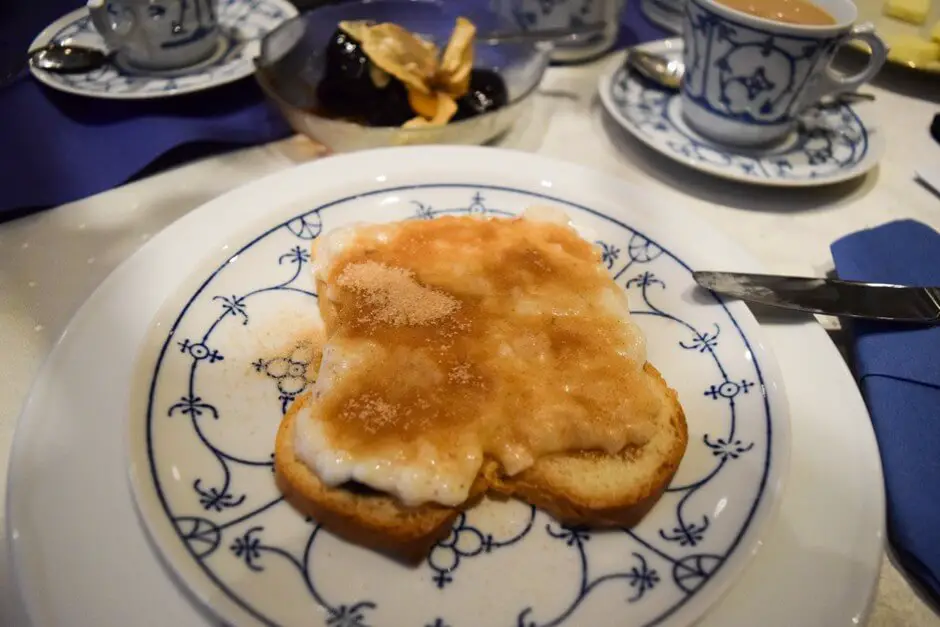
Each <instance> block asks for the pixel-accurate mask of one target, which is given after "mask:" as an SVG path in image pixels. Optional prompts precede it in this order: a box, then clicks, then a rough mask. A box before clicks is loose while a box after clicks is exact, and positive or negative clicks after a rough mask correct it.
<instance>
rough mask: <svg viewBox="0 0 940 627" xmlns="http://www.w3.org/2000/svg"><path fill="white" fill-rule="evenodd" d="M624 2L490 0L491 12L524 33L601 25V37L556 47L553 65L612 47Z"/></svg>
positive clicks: (603, 0)
mask: <svg viewBox="0 0 940 627" xmlns="http://www.w3.org/2000/svg"><path fill="white" fill-rule="evenodd" d="M625 2H626V0H490V8H491V9H492V10H493V11H494V12H495V13H497V14H498V15H500V16H503V17H508V18H510V19H512V20H513V21H514V22H515V23H516V25H517V26H518V27H519V28H520V29H521V30H524V31H529V30H539V29H547V28H567V27H570V26H585V25H588V24H600V23H603V24H604V32H603V34H599V35H596V36H591V37H584V38H582V39H580V40H579V41H577V42H571V43H560V42H559V43H558V44H556V46H555V50H554V51H553V52H552V60H553V61H562V62H569V63H573V62H578V61H586V60H588V59H592V58H594V57H598V56H600V55H602V54H604V53H605V52H607V51H608V50H610V49H611V47H612V46H613V45H614V42H616V41H617V34H618V33H619V30H620V29H619V25H620V13H621V11H623V7H624V4H625Z"/></svg>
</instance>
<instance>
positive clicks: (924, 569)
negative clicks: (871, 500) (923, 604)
mask: <svg viewBox="0 0 940 627" xmlns="http://www.w3.org/2000/svg"><path fill="white" fill-rule="evenodd" d="M832 256H833V259H834V260H835V264H836V269H837V271H838V274H839V277H840V278H842V279H847V280H858V281H874V282H881V283H898V284H905V285H914V286H940V234H938V233H937V232H936V231H934V230H933V229H931V228H930V227H928V226H926V225H924V224H921V223H920V222H916V221H913V220H903V221H897V222H891V223H888V224H885V225H882V226H879V227H876V228H872V229H869V230H865V231H860V232H858V233H854V234H852V235H848V236H846V237H844V238H842V239H840V240H838V241H836V242H834V243H833V244H832ZM853 327H854V335H855V360H856V368H857V371H858V376H859V379H860V385H861V389H862V393H863V394H864V396H865V400H866V402H867V404H868V409H869V413H870V414H871V421H872V426H873V427H874V430H875V435H876V436H877V438H878V446H879V449H880V451H881V460H882V464H883V466H884V476H885V489H886V491H887V508H888V534H889V540H890V542H891V544H892V545H893V547H894V550H895V553H896V555H897V557H898V559H899V560H900V562H901V564H902V566H903V567H904V568H905V570H907V572H908V573H909V574H910V575H911V576H912V577H914V578H915V579H916V580H917V582H918V583H920V584H921V586H922V587H923V589H924V590H925V591H926V592H927V593H928V594H931V595H933V596H934V598H935V599H938V600H940V498H938V497H940V326H910V325H897V324H888V323H878V322H868V321H865V322H856V323H854V325H853Z"/></svg>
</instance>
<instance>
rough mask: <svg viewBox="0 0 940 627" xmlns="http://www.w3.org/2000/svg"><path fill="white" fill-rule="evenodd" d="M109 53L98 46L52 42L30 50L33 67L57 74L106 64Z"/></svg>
mask: <svg viewBox="0 0 940 627" xmlns="http://www.w3.org/2000/svg"><path fill="white" fill-rule="evenodd" d="M110 59H111V55H110V54H109V53H107V52H105V51H104V50H101V49H99V48H89V47H87V46H78V45H75V44H62V43H57V42H53V43H51V44H48V45H46V46H42V47H41V48H37V49H35V50H32V51H30V53H29V63H30V64H32V66H33V67H35V68H39V69H41V70H46V71H48V72H56V73H58V74H75V73H79V72H90V71H91V70H96V69H98V68H99V67H101V66H103V65H106V64H107V63H108V62H109V61H110Z"/></svg>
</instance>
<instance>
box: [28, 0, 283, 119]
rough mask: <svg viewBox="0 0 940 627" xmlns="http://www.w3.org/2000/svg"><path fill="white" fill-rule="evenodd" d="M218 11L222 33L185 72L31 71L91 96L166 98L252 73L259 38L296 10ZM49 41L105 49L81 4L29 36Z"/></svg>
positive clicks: (277, 4)
mask: <svg viewBox="0 0 940 627" xmlns="http://www.w3.org/2000/svg"><path fill="white" fill-rule="evenodd" d="M218 12H219V26H220V30H221V31H222V35H221V37H220V38H219V44H218V47H217V49H216V51H215V53H213V55H212V56H211V57H209V59H207V60H206V61H203V62H202V63H199V64H198V65H194V66H191V67H189V68H185V69H183V70H177V71H174V72H148V71H143V70H139V69H134V68H129V67H125V66H123V65H122V64H120V63H116V64H113V65H107V66H104V67H101V68H98V69H96V70H93V71H91V72H85V73H80V74H56V73H54V72H47V71H45V70H41V69H38V68H35V67H33V66H32V64H30V71H31V72H32V73H33V76H35V77H36V79H37V80H39V81H40V82H42V83H45V84H46V85H48V86H49V87H52V88H54V89H58V90H60V91H65V92H68V93H71V94H77V95H79V96H91V97H94V98H108V99H117V100H133V99H145V98H165V97H167V96H177V95H180V94H186V93H190V92H194V91H201V90H204V89H211V88H213V87H218V86H219V85H224V84H226V83H231V82H233V81H236V80H238V79H240V78H244V77H246V76H249V75H250V74H251V73H252V72H254V62H253V59H254V58H255V57H256V56H257V55H258V46H259V43H258V42H259V40H260V39H261V37H263V36H264V35H265V34H267V33H268V32H270V31H272V30H274V29H275V28H276V27H277V26H278V25H279V24H281V23H282V22H283V21H285V20H287V19H290V18H292V17H294V16H295V15H297V9H296V8H294V5H292V4H291V3H290V2H288V0H220V1H219V4H218ZM52 42H61V43H74V44H80V45H83V46H90V47H92V48H101V49H105V48H106V46H105V43H104V40H103V39H102V38H101V36H100V35H99V34H98V32H97V31H96V30H95V27H94V26H93V25H92V24H91V18H90V17H89V15H88V10H87V9H85V8H81V9H76V10H75V11H72V12H71V13H69V14H67V15H65V16H63V17H61V18H59V19H58V20H56V21H55V22H53V23H52V24H51V25H49V26H48V27H47V28H46V29H45V30H43V31H42V32H41V33H40V34H39V35H38V36H37V37H36V39H34V40H33V43H32V44H30V50H33V49H35V48H39V47H41V46H44V45H47V44H49V43H52Z"/></svg>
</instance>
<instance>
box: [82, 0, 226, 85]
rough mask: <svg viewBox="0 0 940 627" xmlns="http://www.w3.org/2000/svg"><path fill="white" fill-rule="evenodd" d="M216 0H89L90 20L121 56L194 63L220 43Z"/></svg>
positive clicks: (145, 64) (154, 66) (153, 65)
mask: <svg viewBox="0 0 940 627" xmlns="http://www.w3.org/2000/svg"><path fill="white" fill-rule="evenodd" d="M215 3H216V0H88V5H87V6H88V12H89V14H90V15H91V20H92V23H93V24H94V26H95V30H97V31H98V32H99V33H100V34H101V37H102V38H103V39H104V41H105V44H107V46H108V48H110V49H111V50H113V51H115V52H116V53H117V54H118V59H119V61H123V62H125V63H126V64H127V65H130V66H133V67H138V68H141V69H144V70H174V69H181V68H184V67H187V66H191V65H195V64H197V63H199V62H200V61H204V60H205V59H207V58H208V57H210V56H211V55H212V53H213V52H214V51H215V50H216V49H217V48H218V45H219V36H218V35H219V27H218V18H217V16H216V7H215Z"/></svg>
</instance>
